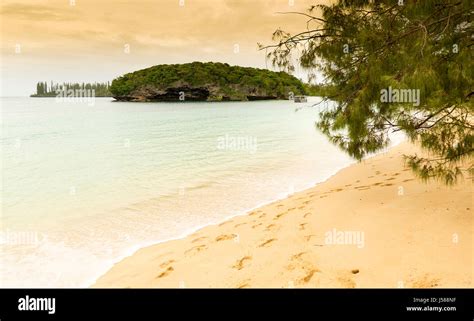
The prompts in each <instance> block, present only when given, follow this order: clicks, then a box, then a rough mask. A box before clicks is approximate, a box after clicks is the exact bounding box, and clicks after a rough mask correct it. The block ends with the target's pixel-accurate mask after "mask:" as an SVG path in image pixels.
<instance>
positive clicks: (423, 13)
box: [261, 0, 474, 184]
mask: <svg viewBox="0 0 474 321" xmlns="http://www.w3.org/2000/svg"><path fill="white" fill-rule="evenodd" d="M316 10H319V12H317V11H316ZM473 13H474V5H473V1H472V0H423V1H416V0H405V1H399V0H391V1H389V0H381V1H369V0H353V1H350V0H346V1H343V0H340V1H338V2H337V3H335V4H333V5H319V6H313V7H312V8H311V9H310V10H309V11H308V12H305V13H295V14H299V15H302V16H304V17H306V18H307V26H308V29H307V30H305V31H302V32H301V33H298V34H294V35H292V34H289V33H287V32H284V31H282V30H280V29H279V30H277V31H275V33H274V35H273V36H274V41H275V44H274V45H270V46H261V49H265V50H267V52H268V50H269V52H268V54H267V57H268V59H271V60H272V62H273V64H274V65H275V66H278V67H281V68H285V69H286V70H290V71H291V70H293V69H294V66H293V61H294V57H292V55H294V54H295V53H299V56H298V57H297V58H298V60H297V61H298V64H300V65H301V66H302V67H303V68H306V69H308V70H311V71H313V72H318V73H320V74H322V75H323V76H324V77H325V84H326V85H329V86H327V87H325V93H324V95H325V99H327V100H332V101H334V102H335V104H336V106H335V107H334V108H330V109H326V110H324V111H322V112H321V113H320V120H319V121H318V122H317V127H318V128H319V129H320V130H321V131H322V132H323V133H324V134H325V135H326V136H327V137H328V138H329V139H330V140H331V141H332V142H333V143H335V144H337V145H338V146H339V147H341V148H342V149H343V150H344V151H346V152H347V153H349V154H350V155H351V156H353V157H355V158H356V159H359V160H360V159H362V158H363V157H364V156H365V155H367V154H368V153H371V152H375V151H377V150H380V149H381V148H383V147H385V146H387V144H388V143H389V137H388V134H389V133H390V132H393V131H402V132H404V133H405V134H406V135H407V137H408V138H409V139H410V140H411V141H413V142H417V143H419V144H420V145H421V147H422V148H423V149H425V150H427V151H428V152H429V154H432V155H435V156H433V157H419V156H416V155H411V156H405V157H406V161H407V163H408V164H409V165H410V166H411V167H412V169H413V170H414V171H415V173H416V174H417V175H418V176H419V177H421V178H422V179H424V180H428V179H430V178H437V179H441V180H443V181H444V182H445V183H447V184H452V183H455V182H456V180H457V179H458V178H459V177H460V176H462V167H461V165H460V163H461V162H463V161H465V162H469V165H468V166H469V168H468V170H469V171H470V173H471V175H472V174H474V165H473V164H472V158H473V141H474V136H473V132H474V121H473V119H474V118H473V112H474V81H473V79H474V59H473V46H474V40H473V39H474V38H473V37H472V34H473V31H474V26H473V23H472V16H473ZM393 89H395V91H393ZM387 93H389V95H387ZM400 93H402V94H403V96H401V94H400ZM417 95H418V100H417V99H414V98H415V97H416V96H417ZM395 98H396V99H395ZM401 98H405V99H401ZM410 98H411V99H410Z"/></svg>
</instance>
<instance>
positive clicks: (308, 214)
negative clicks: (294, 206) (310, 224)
mask: <svg viewBox="0 0 474 321" xmlns="http://www.w3.org/2000/svg"><path fill="white" fill-rule="evenodd" d="M310 215H311V213H309V212H308V213H305V214H304V215H303V218H307V217H308V216H310Z"/></svg>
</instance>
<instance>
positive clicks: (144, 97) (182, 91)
mask: <svg viewBox="0 0 474 321" xmlns="http://www.w3.org/2000/svg"><path fill="white" fill-rule="evenodd" d="M209 95H210V92H209V90H208V89H207V88H191V87H175V88H167V89H165V90H156V89H154V88H144V89H141V90H137V91H135V92H133V93H132V94H131V95H129V96H121V97H114V98H115V99H116V100H118V101H150V102H153V101H170V102H171V101H207V100H208V98H209Z"/></svg>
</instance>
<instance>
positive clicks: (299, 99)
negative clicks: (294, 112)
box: [293, 96, 308, 103]
mask: <svg viewBox="0 0 474 321" xmlns="http://www.w3.org/2000/svg"><path fill="white" fill-rule="evenodd" d="M293 100H294V101H295V103H306V102H308V99H307V98H306V96H295V98H294V99H293Z"/></svg>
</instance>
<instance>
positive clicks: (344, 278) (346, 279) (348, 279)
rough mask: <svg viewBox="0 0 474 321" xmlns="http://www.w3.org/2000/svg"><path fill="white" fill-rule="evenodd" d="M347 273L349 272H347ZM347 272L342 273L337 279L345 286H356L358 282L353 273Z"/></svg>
mask: <svg viewBox="0 0 474 321" xmlns="http://www.w3.org/2000/svg"><path fill="white" fill-rule="evenodd" d="M346 273H347V272H346ZM346 273H341V274H340V275H339V276H338V277H337V278H336V280H337V281H338V282H339V283H340V284H341V285H342V287H344V288H355V287H356V283H355V281H354V280H353V279H352V275H347V274H346ZM351 274H352V273H351Z"/></svg>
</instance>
